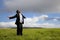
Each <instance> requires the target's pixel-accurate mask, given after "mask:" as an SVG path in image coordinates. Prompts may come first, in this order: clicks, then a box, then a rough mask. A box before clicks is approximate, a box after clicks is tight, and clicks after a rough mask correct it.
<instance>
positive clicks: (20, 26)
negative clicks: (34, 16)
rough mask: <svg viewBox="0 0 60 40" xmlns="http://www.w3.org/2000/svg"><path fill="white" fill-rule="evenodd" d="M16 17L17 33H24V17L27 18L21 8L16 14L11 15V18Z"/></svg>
mask: <svg viewBox="0 0 60 40" xmlns="http://www.w3.org/2000/svg"><path fill="white" fill-rule="evenodd" d="M13 18H16V22H15V24H16V25H17V35H22V31H23V24H24V19H25V18H26V17H25V16H24V15H23V14H22V13H21V12H20V11H19V10H17V11H16V15H14V16H12V17H9V19H13Z"/></svg>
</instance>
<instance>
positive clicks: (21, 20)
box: [20, 13, 23, 23]
mask: <svg viewBox="0 0 60 40" xmlns="http://www.w3.org/2000/svg"><path fill="white" fill-rule="evenodd" d="M22 18H23V17H22V14H21V13H20V23H22V22H23V19H22Z"/></svg>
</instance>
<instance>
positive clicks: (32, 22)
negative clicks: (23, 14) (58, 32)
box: [0, 15, 60, 28]
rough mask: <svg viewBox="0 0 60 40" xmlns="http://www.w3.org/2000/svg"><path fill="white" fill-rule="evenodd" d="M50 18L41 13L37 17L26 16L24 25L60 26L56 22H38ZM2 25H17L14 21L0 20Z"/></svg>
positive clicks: (0, 25)
mask: <svg viewBox="0 0 60 40" xmlns="http://www.w3.org/2000/svg"><path fill="white" fill-rule="evenodd" d="M46 18H48V15H41V16H37V17H32V18H26V19H25V23H24V27H43V28H60V25H59V24H57V25H56V24H54V23H37V22H39V21H40V20H43V21H44V20H46ZM0 27H16V25H15V23H14V21H12V22H0Z"/></svg>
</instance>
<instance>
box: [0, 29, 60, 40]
mask: <svg viewBox="0 0 60 40" xmlns="http://www.w3.org/2000/svg"><path fill="white" fill-rule="evenodd" d="M0 40H60V29H58V28H50V29H49V28H48V29H24V30H23V36H17V35H16V29H10V28H8V29H7V28H6V29H0Z"/></svg>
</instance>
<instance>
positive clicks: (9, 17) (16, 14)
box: [9, 14, 17, 19]
mask: <svg viewBox="0 0 60 40" xmlns="http://www.w3.org/2000/svg"><path fill="white" fill-rule="evenodd" d="M16 17H17V14H16V15H14V16H12V17H9V19H13V18H16Z"/></svg>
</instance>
